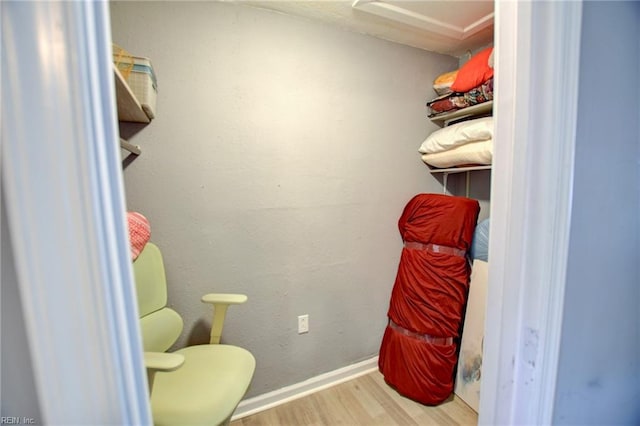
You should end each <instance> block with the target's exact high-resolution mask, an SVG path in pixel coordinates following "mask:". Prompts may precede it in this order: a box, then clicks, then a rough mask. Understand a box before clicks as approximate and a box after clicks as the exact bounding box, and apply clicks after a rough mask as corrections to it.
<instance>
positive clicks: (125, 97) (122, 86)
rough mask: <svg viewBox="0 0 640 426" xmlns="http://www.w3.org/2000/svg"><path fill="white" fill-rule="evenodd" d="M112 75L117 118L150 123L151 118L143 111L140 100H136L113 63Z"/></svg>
mask: <svg viewBox="0 0 640 426" xmlns="http://www.w3.org/2000/svg"><path fill="white" fill-rule="evenodd" d="M113 75H114V80H115V83H116V98H117V101H118V120H119V121H132V122H135V123H150V122H151V119H150V118H149V117H148V116H147V114H146V113H145V112H144V110H143V109H142V106H141V105H140V102H138V99H136V96H135V95H134V94H133V92H132V91H131V88H130V87H129V85H128V84H127V82H126V80H125V79H124V77H123V76H122V74H121V73H120V71H119V70H118V68H117V67H116V66H115V65H113Z"/></svg>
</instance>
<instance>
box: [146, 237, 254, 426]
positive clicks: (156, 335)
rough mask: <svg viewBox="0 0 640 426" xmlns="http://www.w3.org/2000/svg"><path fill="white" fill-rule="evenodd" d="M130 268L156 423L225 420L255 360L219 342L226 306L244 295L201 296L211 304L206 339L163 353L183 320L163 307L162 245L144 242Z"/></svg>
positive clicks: (243, 299) (242, 391)
mask: <svg viewBox="0 0 640 426" xmlns="http://www.w3.org/2000/svg"><path fill="white" fill-rule="evenodd" d="M133 270H134V274H135V280H136V288H137V294H138V308H139V313H140V327H141V330H142V340H143V347H144V351H145V354H144V360H145V365H146V368H147V377H148V379H149V391H150V394H151V413H152V415H153V421H154V424H155V425H158V426H161V425H162V426H164V425H185V426H186V425H220V424H228V423H229V421H230V419H231V416H232V414H233V412H234V411H235V409H236V407H237V406H238V403H239V402H240V400H241V399H242V398H243V397H244V395H245V393H246V391H247V389H248V388H249V384H250V383H251V379H252V378H253V373H254V371H255V366H256V361H255V358H254V357H253V355H252V354H251V353H250V352H249V351H247V350H245V349H243V348H239V347H237V346H231V345H223V344H220V336H221V334H222V327H223V324H224V319H225V315H226V312H227V308H228V307H229V305H236V304H240V303H244V302H246V301H247V296H245V295H241V294H207V295H205V296H203V297H202V302H204V303H210V304H212V305H213V307H214V314H213V323H212V327H211V338H210V343H209V344H204V345H196V346H189V347H186V348H183V349H180V350H177V351H175V352H172V353H166V351H167V350H168V349H169V348H170V347H171V346H172V345H173V344H174V343H175V341H176V339H177V338H178V336H179V335H180V333H182V327H183V322H182V318H181V317H180V315H178V313H177V312H176V311H174V310H172V309H170V308H168V307H167V306H166V305H167V282H166V277H165V271H164V264H163V262H162V254H161V253H160V249H159V248H158V247H157V246H156V245H154V244H153V243H147V244H146V246H145V248H144V250H143V251H142V252H141V253H140V255H139V256H138V258H137V259H136V260H135V262H134V263H133Z"/></svg>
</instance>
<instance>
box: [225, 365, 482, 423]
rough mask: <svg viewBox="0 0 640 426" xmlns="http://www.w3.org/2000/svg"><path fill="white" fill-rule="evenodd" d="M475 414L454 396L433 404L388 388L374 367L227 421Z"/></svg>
mask: <svg viewBox="0 0 640 426" xmlns="http://www.w3.org/2000/svg"><path fill="white" fill-rule="evenodd" d="M477 423H478V415H477V414H476V412H475V411H473V410H472V409H471V408H470V407H469V406H468V405H466V404H465V403H464V402H463V401H462V400H461V399H460V398H458V397H457V396H452V397H451V398H449V399H448V400H447V401H446V402H444V403H442V404H440V405H439V406H436V407H430V406H426V405H422V404H419V403H417V402H414V401H412V400H410V399H407V398H405V397H403V396H401V395H400V394H398V393H397V392H396V391H395V390H393V389H392V388H390V387H389V386H388V385H387V384H386V383H385V382H384V379H383V377H382V375H381V374H380V373H379V372H377V371H375V372H372V373H369V374H367V375H364V376H361V377H358V378H356V379H354V380H351V381H348V382H345V383H342V384H339V385H336V386H333V387H331V388H328V389H325V390H322V391H320V392H316V393H314V394H311V395H309V396H306V397H303V398H300V399H297V400H295V401H291V402H289V403H286V404H283V405H280V406H278V407H274V408H272V409H269V410H266V411H263V412H261V413H257V414H254V415H252V416H248V417H244V418H242V419H238V420H235V421H233V422H231V426H260V425H269V426H272V425H283V426H294V425H295V426H302V425H328V426H329V425H330V426H333V425H354V426H355V425H366V426H368V425H384V426H387V425H390V426H391V425H399V426H404V425H443V426H453V425H465V426H466V425H477Z"/></svg>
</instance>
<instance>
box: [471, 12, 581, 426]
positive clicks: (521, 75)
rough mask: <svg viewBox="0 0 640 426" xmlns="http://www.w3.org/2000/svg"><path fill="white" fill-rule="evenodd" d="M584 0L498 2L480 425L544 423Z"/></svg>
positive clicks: (563, 252)
mask: <svg viewBox="0 0 640 426" xmlns="http://www.w3.org/2000/svg"><path fill="white" fill-rule="evenodd" d="M581 16H582V3H581V2H580V1H570V2H563V1H558V2H554V1H551V2H536V1H533V2H528V1H527V2H524V1H517V2H516V1H502V0H501V1H498V2H497V4H496V40H495V46H496V83H497V84H496V101H495V105H494V111H495V116H496V120H495V122H496V125H495V126H496V128H495V132H496V133H495V139H494V142H495V145H494V148H495V152H494V165H493V171H492V186H491V230H490V231H491V239H490V243H489V244H490V247H489V257H490V260H491V261H490V266H489V268H490V269H489V290H488V297H487V314H486V320H485V340H484V360H483V378H482V386H481V394H480V416H479V423H480V424H486V425H497V424H535V425H541V424H550V423H551V422H552V418H553V417H552V416H553V406H554V398H555V388H556V378H557V367H558V358H559V350H560V333H561V329H562V312H563V306H564V299H563V297H564V288H565V282H566V267H567V259H568V247H569V228H570V224H571V199H572V187H573V159H574V147H575V135H576V122H577V103H578V77H579V60H580V57H579V52H580V34H581V33H580V32H581Z"/></svg>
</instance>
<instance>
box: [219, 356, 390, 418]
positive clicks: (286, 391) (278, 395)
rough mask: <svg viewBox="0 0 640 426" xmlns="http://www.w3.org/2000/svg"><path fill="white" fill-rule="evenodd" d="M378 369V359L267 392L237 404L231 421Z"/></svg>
mask: <svg viewBox="0 0 640 426" xmlns="http://www.w3.org/2000/svg"><path fill="white" fill-rule="evenodd" d="M377 369H378V357H377V356H375V357H373V358H370V359H367V360H364V361H361V362H358V363H356V364H352V365H348V366H346V367H342V368H338V369H337V370H333V371H330V372H328V373H324V374H321V375H319V376H315V377H312V378H310V379H307V380H305V381H304V382H300V383H296V384H294V385H290V386H286V387H284V388H282V389H278V390H275V391H272V392H267V393H265V394H262V395H258V396H255V397H253V398H249V399H245V400H243V401H241V402H240V404H238V408H237V409H236V411H235V413H234V414H233V417H232V418H231V420H232V421H233V420H237V419H241V418H243V417H247V416H250V415H252V414H256V413H259V412H260V411H264V410H268V409H269V408H273V407H276V406H278V405H281V404H284V403H287V402H290V401H293V400H295V399H298V398H302V397H303V396H307V395H310V394H312V393H314V392H318V391H321V390H323V389H326V388H329V387H331V386H335V385H337V384H340V383H343V382H346V381H348V380H352V379H355V378H356V377H360V376H363V375H365V374H368V373H371V372H372V371H376V370H377Z"/></svg>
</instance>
